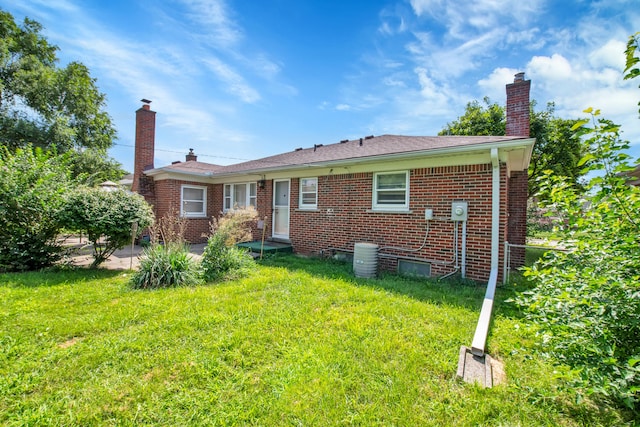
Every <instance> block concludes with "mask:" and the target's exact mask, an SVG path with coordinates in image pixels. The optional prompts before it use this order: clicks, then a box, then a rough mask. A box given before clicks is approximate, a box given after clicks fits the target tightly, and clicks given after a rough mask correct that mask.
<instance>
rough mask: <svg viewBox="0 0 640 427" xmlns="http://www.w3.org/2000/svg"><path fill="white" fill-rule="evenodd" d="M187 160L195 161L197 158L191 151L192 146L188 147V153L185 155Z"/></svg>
mask: <svg viewBox="0 0 640 427" xmlns="http://www.w3.org/2000/svg"><path fill="white" fill-rule="evenodd" d="M186 160H187V162H195V161H196V160H198V156H196V155H195V154H194V153H193V148H189V154H187V156H186Z"/></svg>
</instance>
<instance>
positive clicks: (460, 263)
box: [132, 73, 534, 281]
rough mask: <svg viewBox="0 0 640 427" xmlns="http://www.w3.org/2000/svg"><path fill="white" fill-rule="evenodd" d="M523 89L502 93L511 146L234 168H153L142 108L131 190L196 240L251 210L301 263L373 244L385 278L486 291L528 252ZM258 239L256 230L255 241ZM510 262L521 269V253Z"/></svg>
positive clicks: (344, 145) (489, 142)
mask: <svg viewBox="0 0 640 427" xmlns="http://www.w3.org/2000/svg"><path fill="white" fill-rule="evenodd" d="M530 83H531V82H530V81H529V80H525V79H524V73H519V74H517V75H516V78H515V80H514V83H512V84H509V85H507V109H506V111H507V128H506V129H507V132H506V134H507V136H435V137H428V136H400V135H381V136H375V137H374V136H367V137H363V138H359V139H356V140H345V141H340V142H338V143H332V144H324V145H323V144H320V145H315V146H313V147H310V148H298V149H295V150H294V151H291V152H287V153H282V154H277V155H274V156H271V157H266V158H262V159H257V160H252V161H248V162H244V163H238V164H234V165H229V166H219V165H214V164H210V163H204V162H199V161H198V160H197V156H196V155H195V154H194V153H193V150H191V151H190V152H189V154H187V155H186V159H185V161H182V162H174V163H172V164H171V165H167V166H162V167H154V165H153V157H154V136H155V115H156V113H155V112H153V111H151V110H150V108H149V104H148V102H147V101H145V100H143V102H145V104H144V105H143V106H142V108H140V109H139V110H137V112H136V143H135V146H136V148H135V166H134V178H133V185H132V190H133V191H135V192H138V193H140V194H142V195H143V196H144V197H145V198H146V199H147V200H148V201H149V202H150V203H151V204H152V205H153V206H154V209H155V212H156V215H157V216H158V217H161V216H163V215H164V214H165V213H167V212H169V211H171V210H172V211H173V212H179V213H180V214H181V215H183V216H185V217H186V218H188V227H187V238H188V239H189V241H191V242H201V241H203V240H204V238H203V237H202V235H203V234H204V233H207V232H208V231H209V222H210V221H211V219H212V218H214V217H217V216H219V215H220V213H221V212H224V211H227V210H229V209H232V208H233V207H234V206H247V205H253V206H255V207H256V209H257V211H258V214H259V216H260V218H262V219H264V221H263V222H264V226H265V227H266V230H265V232H266V236H267V238H268V239H270V240H275V241H282V242H288V243H290V244H291V246H292V247H293V250H294V251H295V252H296V253H300V254H306V255H323V256H327V255H334V254H336V253H338V254H339V253H343V254H349V253H352V252H353V250H354V244H355V243H358V242H371V243H375V244H377V245H379V248H380V249H379V256H380V258H379V260H380V261H379V262H380V268H382V269H389V270H394V269H398V268H400V267H402V266H406V265H409V266H417V267H418V268H423V269H424V268H425V267H426V271H427V272H428V273H429V274H430V275H433V276H442V275H445V274H450V273H457V272H459V273H461V274H462V275H463V277H468V278H471V279H474V280H482V281H486V280H487V278H488V277H489V273H490V270H493V269H498V268H497V267H498V265H501V264H500V263H501V262H502V256H503V246H504V245H503V243H504V242H505V241H509V242H510V243H516V244H524V243H525V235H526V229H525V227H526V202H527V168H528V165H529V160H530V157H531V152H532V149H533V144H534V139H531V138H529V90H530ZM262 231H263V230H260V229H258V228H257V226H256V227H255V229H254V237H255V238H256V240H259V239H260V238H261V236H262ZM511 262H512V267H516V266H519V265H522V263H523V262H524V253H523V251H520V252H517V251H514V252H512V254H511ZM498 270H499V269H498ZM423 271H425V270H423ZM497 274H500V273H499V272H498V273H497Z"/></svg>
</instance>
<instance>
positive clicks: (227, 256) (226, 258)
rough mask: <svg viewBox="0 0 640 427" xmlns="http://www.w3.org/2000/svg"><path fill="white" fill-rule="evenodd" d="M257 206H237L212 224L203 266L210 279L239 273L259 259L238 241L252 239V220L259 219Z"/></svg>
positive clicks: (238, 274) (205, 276)
mask: <svg viewBox="0 0 640 427" xmlns="http://www.w3.org/2000/svg"><path fill="white" fill-rule="evenodd" d="M257 217H258V214H257V212H256V211H255V209H253V208H251V207H250V208H246V209H235V210H233V211H229V212H227V213H226V214H225V215H224V216H223V217H222V218H220V220H214V221H213V222H212V224H211V236H210V237H209V240H208V241H207V246H206V247H205V249H204V253H203V254H202V270H203V274H204V278H205V280H207V281H214V280H219V279H222V278H224V277H227V278H229V277H238V276H240V275H242V274H244V273H246V272H247V271H249V270H250V269H252V268H253V267H255V262H254V260H253V257H252V256H251V254H249V253H248V252H247V251H246V250H244V249H241V248H238V247H236V246H235V245H236V244H237V243H240V242H242V241H247V240H250V239H251V229H250V228H249V224H250V223H251V222H253V221H255V220H256V218H257Z"/></svg>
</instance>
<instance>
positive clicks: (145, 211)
mask: <svg viewBox="0 0 640 427" xmlns="http://www.w3.org/2000/svg"><path fill="white" fill-rule="evenodd" d="M60 220H61V222H62V224H64V225H65V227H67V228H68V229H70V230H76V231H79V232H82V233H83V234H86V235H87V236H88V239H89V241H90V242H91V243H92V245H93V258H94V261H93V263H92V267H97V266H99V265H100V264H102V263H103V262H104V261H106V260H107V258H109V256H111V254H113V252H115V251H116V250H117V249H121V248H123V247H124V246H126V245H127V244H128V243H130V242H131V232H132V224H133V223H134V222H135V223H137V232H138V234H140V233H141V232H142V231H143V230H144V229H145V228H147V227H149V226H150V225H151V224H152V223H153V212H152V210H151V207H150V206H149V204H147V202H146V201H145V200H144V199H143V198H142V197H141V196H139V195H137V194H134V193H130V192H127V191H124V190H117V191H105V190H103V189H100V188H79V189H76V190H74V191H71V192H69V193H67V195H66V197H65V200H64V205H63V209H62V210H61V212H60Z"/></svg>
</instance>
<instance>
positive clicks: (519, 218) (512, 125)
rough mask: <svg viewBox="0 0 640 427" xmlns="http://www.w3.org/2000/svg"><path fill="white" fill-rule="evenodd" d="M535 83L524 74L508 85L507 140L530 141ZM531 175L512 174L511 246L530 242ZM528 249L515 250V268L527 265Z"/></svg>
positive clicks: (509, 236) (513, 266)
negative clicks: (528, 206) (514, 138)
mask: <svg viewBox="0 0 640 427" xmlns="http://www.w3.org/2000/svg"><path fill="white" fill-rule="evenodd" d="M530 88H531V80H525V79H524V73H518V74H516V76H515V79H514V80H513V83H511V84H508V85H507V127H506V132H505V134H506V135H507V136H521V137H524V138H529V130H530V129H529V127H530V126H529V125H530V117H529V91H530ZM528 181H529V178H528V173H527V171H526V170H523V171H511V173H510V174H509V176H508V180H507V188H508V212H509V215H508V220H507V236H506V238H507V241H508V242H509V243H511V244H516V245H525V244H526V242H527V197H528ZM524 255H525V253H524V248H523V247H514V248H512V249H511V256H510V261H511V268H512V269H516V268H518V267H521V266H523V265H524V261H525V257H524Z"/></svg>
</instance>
